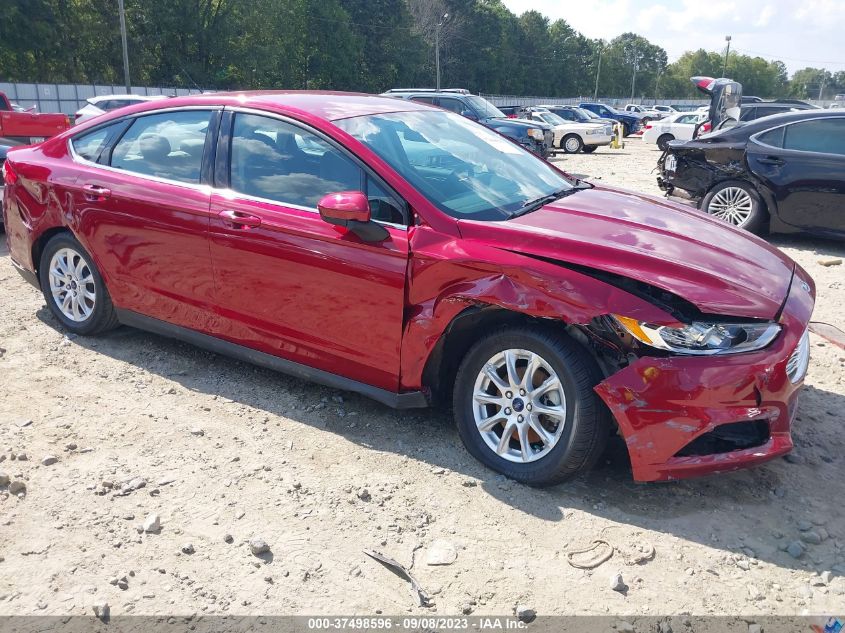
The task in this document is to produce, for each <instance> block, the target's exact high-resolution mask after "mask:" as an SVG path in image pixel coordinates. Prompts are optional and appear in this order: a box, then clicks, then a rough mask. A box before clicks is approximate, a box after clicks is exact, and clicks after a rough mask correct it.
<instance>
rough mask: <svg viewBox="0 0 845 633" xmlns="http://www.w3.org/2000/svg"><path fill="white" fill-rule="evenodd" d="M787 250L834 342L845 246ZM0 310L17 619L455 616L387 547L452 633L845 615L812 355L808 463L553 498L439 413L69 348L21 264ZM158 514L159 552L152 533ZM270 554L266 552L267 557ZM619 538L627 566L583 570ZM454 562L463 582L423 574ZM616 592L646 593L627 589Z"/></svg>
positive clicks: (834, 503) (572, 168) (634, 170)
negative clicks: (440, 561) (420, 600)
mask: <svg viewBox="0 0 845 633" xmlns="http://www.w3.org/2000/svg"><path fill="white" fill-rule="evenodd" d="M658 155H659V152H658V151H657V150H656V149H654V146H643V145H642V143H641V141H639V140H638V139H629V140H628V141H627V146H626V148H625V149H623V150H618V151H614V150H609V149H606V148H602V149H599V150H598V151H597V152H596V153H594V154H591V155H584V154H578V155H566V156H564V157H561V158H559V159H554V160H555V162H556V163H557V164H559V165H561V166H562V167H563V168H564V169H566V170H567V171H569V172H570V173H573V174H575V175H579V176H582V177H585V178H587V179H594V182H597V183H605V184H613V185H621V186H625V187H628V188H631V189H634V190H638V191H641V192H645V193H649V194H653V195H659V194H660V192H659V190H658V189H657V186H656V183H655V174H654V173H652V169H653V167H654V164H655V161H656V159H657V156H658ZM773 241H774V243H775V244H777V245H778V246H779V247H781V248H783V249H784V250H785V251H786V252H787V253H788V254H789V255H790V256H791V257H793V258H794V259H795V260H797V261H798V262H799V263H800V264H801V265H802V266H804V267H805V268H806V269H807V270H808V271H809V272H810V274H811V275H812V276H813V277H814V279H815V280H816V284H817V292H818V299H817V307H816V312H815V315H814V320H817V321H824V322H827V323H830V324H832V325H835V326H837V327H839V328H841V329H845V316H843V314H845V267H843V266H841V265H840V266H831V267H825V266H822V265H820V264H819V263H818V262H819V261H820V260H821V261H825V260H828V259H831V258H837V257H838V258H841V257H842V256H843V254H845V247H844V246H843V245H842V244H841V243H835V242H827V241H823V240H817V239H808V238H801V237H793V236H790V237H784V236H777V237H775V238H773ZM0 296H2V297H3V301H2V303H0V348H2V350H3V351H0V377H1V378H0V459H2V460H3V461H2V463H0V472H3V473H6V474H7V475H9V477H10V478H11V479H12V480H14V481H22V482H24V483H25V485H26V493H25V495H23V496H22V497H18V496H12V495H10V494H8V489H3V492H0V517H2V518H0V614H33V613H39V614H83V613H85V614H91V607H92V605H95V604H102V603H108V604H109V605H110V607H111V613H112V615H113V616H114V615H120V614H123V613H134V614H163V613H167V614H172V613H178V614H192V613H224V612H226V613H243V614H247V613H255V612H257V611H260V612H261V613H264V614H292V613H297V614H302V613H308V614H337V613H359V614H373V613H375V611H376V610H377V609H378V610H381V611H382V612H383V613H385V614H403V613H407V612H415V613H430V612H433V610H431V609H423V608H420V607H417V606H416V603H415V601H414V599H413V598H412V596H411V594H410V592H409V591H408V587H407V584H406V583H405V582H404V581H402V580H401V579H399V578H397V577H396V576H394V575H393V574H391V573H390V572H389V571H388V570H386V569H385V568H383V567H382V566H380V565H379V564H377V563H376V562H375V561H373V560H372V559H370V558H368V557H367V556H366V555H364V553H363V549H365V548H367V549H375V550H378V551H380V552H383V553H385V554H387V555H388V556H391V557H393V558H395V559H397V560H398V561H399V562H401V563H402V564H404V565H405V566H407V567H412V573H413V574H414V576H415V577H416V578H417V580H419V582H420V584H421V585H422V586H423V587H424V588H425V589H426V590H427V591H428V592H429V593H430V594H432V597H433V601H434V602H435V603H436V607H435V608H434V609H435V610H436V612H437V613H440V614H456V613H461V612H462V611H463V612H466V611H471V612H473V613H475V614H510V613H512V612H513V609H514V607H515V606H516V605H517V604H524V605H527V606H529V607H531V608H533V609H535V610H536V611H537V612H538V613H539V614H540V615H549V614H572V613H589V614H605V613H614V614H643V615H645V614H648V615H655V614H666V613H691V614H709V613H728V612H730V613H744V614H795V613H801V612H804V611H805V610H806V611H807V612H809V613H832V612H835V611H837V610H841V605H842V604H843V600H845V597H843V595H845V514H843V508H842V503H841V500H842V499H845V477H843V471H845V441H843V422H845V413H843V412H845V378H843V375H845V371H843V369H845V351H843V350H841V349H839V348H836V347H834V346H833V345H831V344H829V343H827V342H825V341H824V340H823V339H820V338H818V337H816V336H813V337H812V339H811V340H812V344H813V348H812V350H813V351H812V353H813V358H812V361H811V366H810V370H809V374H808V378H807V388H806V390H805V393H804V394H803V396H802V399H801V404H800V410H799V418H798V421H797V423H796V426H795V428H794V435H795V441H796V445H797V447H796V451H795V452H794V454H793V455H792V456H790V457H789V458H788V459H779V460H776V461H774V462H772V463H769V464H767V465H764V466H762V467H758V468H755V469H752V470H748V471H743V472H739V473H732V474H726V475H720V476H713V477H709V478H706V479H698V480H691V481H686V482H681V483H671V484H661V485H638V484H634V483H633V482H632V481H631V476H630V471H629V469H628V465H627V463H626V461H625V457H624V451H623V450H620V447H619V446H612V447H611V449H610V450H609V452H608V455H607V459H605V460H602V462H601V463H600V464H599V466H598V467H597V469H596V470H595V471H594V472H593V473H591V474H590V475H589V476H588V477H586V478H583V479H581V480H576V481H575V482H572V483H569V484H564V485H561V486H558V487H555V488H551V489H547V490H535V489H531V488H527V487H525V486H522V485H519V484H516V483H513V482H510V481H508V480H506V479H503V478H502V477H500V476H497V475H495V474H494V473H492V472H490V471H488V470H485V469H484V468H483V467H482V466H481V465H479V464H478V463H476V462H475V460H474V459H472V458H471V457H470V456H469V455H468V454H467V453H466V452H465V450H464V449H463V447H462V446H461V444H460V441H459V439H458V436H457V433H456V432H455V430H454V428H453V426H452V423H451V416H450V415H448V413H445V412H442V411H422V412H416V411H410V412H397V411H393V410H390V409H387V408H385V407H383V406H381V405H379V404H376V403H374V402H372V401H370V400H367V399H366V398H364V397H361V396H357V395H352V394H346V393H342V392H338V391H334V390H330V389H326V388H323V387H319V386H315V385H313V384H310V383H306V382H302V381H299V380H296V379H293V378H289V377H286V376H284V375H281V374H276V373H273V372H270V371H267V370H263V369H259V368H255V367H252V366H250V365H247V364H244V363H239V362H236V361H232V360H229V359H227V358H224V357H220V356H217V355H214V354H211V353H207V352H204V351H201V350H199V349H196V348H194V347H191V346H189V345H186V344H182V343H176V342H173V341H170V340H167V339H164V338H160V337H157V336H155V335H152V334H147V333H144V332H140V331H136V330H132V329H129V328H121V329H119V330H117V331H115V332H112V333H110V334H108V335H106V336H104V337H101V338H82V337H78V338H67V337H66V336H65V335H64V333H63V332H62V331H61V329H60V327H59V325H58V323H57V321H56V320H55V319H54V318H53V317H52V315H51V313H50V312H49V310H48V309H47V308H46V306H45V305H44V302H43V299H42V297H41V295H40V294H38V293H36V292H35V291H34V289H32V288H31V287H29V286H28V285H27V284H26V283H25V282H24V281H23V280H22V279H21V278H20V276H19V275H18V274H17V273H16V272H15V271H14V269H13V268H12V266H11V264H10V262H9V258H8V251H7V249H6V247H5V244H4V245H3V246H2V247H0ZM21 454H24V455H25V456H26V459H24V460H22V459H21ZM13 455H14V458H13ZM48 455H53V456H55V457H57V458H58V461H57V462H56V463H53V464H51V465H49V466H45V465H42V460H43V459H44V458H45V457H46V456H48ZM138 478H141V479H143V480H144V481H145V482H146V483H145V485H144V486H143V487H140V488H137V489H134V490H130V488H133V487H134V486H128V487H124V488H123V489H122V490H121V486H122V485H124V484H126V483H127V482H130V481H131V480H136V479H138ZM136 485H137V483H136ZM152 514H158V515H159V517H160V522H161V530H160V532H158V533H146V532H143V530H142V529H141V526H142V524H143V523H144V521H145V520H146V519H147V518H148V517H149V516H150V515H152ZM139 529H141V531H140V532H139ZM227 535H231V537H232V539H226V536H227ZM256 536H257V537H260V538H262V539H264V540H265V541H266V542H267V543H268V544H269V546H270V550H271V552H270V554H268V555H264V556H262V557H261V558H259V557H256V556H253V555H252V554H251V552H250V548H249V545H248V541H249V539H250V538H252V537H256ZM597 538H600V539H603V540H605V541H607V542H608V543H610V544H612V545H613V546H615V547H616V548H617V551H616V553H615V554H614V556H613V557H612V558H611V559H610V560H608V561H607V562H605V563H603V564H601V565H600V566H598V567H597V568H596V569H594V570H592V571H589V570H581V569H577V568H575V567H572V566H570V565H569V564H568V562H567V552H568V551H570V550H576V549H582V548H585V547H587V546H589V545H590V543H591V542H592V541H593V539H597ZM228 540H231V541H232V542H231V543H230V542H227V541H228ZM435 540H438V541H439V540H445V541H447V543H446V544H445V547H446V549H447V550H448V549H449V548H450V547H454V549H455V551H456V553H457V557H456V558H455V560H454V562H452V563H451V564H448V565H439V566H431V565H428V564H427V556H428V554H429V550H430V548H431V546H432V543H433V542H434V541H435ZM799 543H800V545H799ZM189 544H190V545H191V546H192V547H191V548H187V547H186V546H187V545H189ZM790 545H791V548H790V549H791V550H792V552H793V553H794V554H797V555H798V557H795V556H793V555H792V554H790V553H789V552H787V551H784V550H786V549H787V547H789V546H790ZM441 546H444V545H443V544H441ZM651 547H653V548H654V552H655V555H654V557H653V559H651V560H646V561H645V562H641V563H640V564H636V563H635V562H634V561H635V560H636V559H637V558H643V553H646V552H650V548H651ZM183 549H186V550H188V551H190V550H193V553H191V554H187V553H183ZM441 553H442V552H441ZM584 558H589V555H587V556H585V557H582V558H581V559H582V560H583V559H584ZM646 558H648V557H646ZM447 560H451V557H447ZM617 572H620V573H621V574H622V576H623V578H624V581H625V583H626V584H627V585H628V586H629V590H628V591H627V593H626V594H623V593H619V592H615V591H612V590H611V589H610V579H611V576H613V575H614V574H615V573H617ZM124 576H125V580H124ZM110 581H114V584H112V582H110ZM123 587H125V588H123Z"/></svg>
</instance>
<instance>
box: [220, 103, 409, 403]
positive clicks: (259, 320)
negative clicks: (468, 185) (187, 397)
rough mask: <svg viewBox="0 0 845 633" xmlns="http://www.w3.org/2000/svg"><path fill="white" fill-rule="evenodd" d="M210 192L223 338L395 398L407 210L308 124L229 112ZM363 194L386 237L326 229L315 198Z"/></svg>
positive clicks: (406, 261) (397, 383)
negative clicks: (340, 193)
mask: <svg viewBox="0 0 845 633" xmlns="http://www.w3.org/2000/svg"><path fill="white" fill-rule="evenodd" d="M221 137H222V138H225V139H226V141H228V142H221V143H220V144H219V147H218V155H217V158H218V163H217V169H216V173H215V186H216V188H215V192H214V193H213V195H212V205H211V209H212V220H211V257H212V261H213V266H214V276H215V287H216V297H217V302H218V304H219V310H220V313H221V316H222V324H221V331H220V332H219V335H220V336H222V337H223V338H226V339H228V340H230V341H232V342H235V343H238V344H240V345H245V346H247V347H251V348H254V349H258V350H260V351H263V352H266V353H269V354H274V355H276V356H280V357H283V358H285V359H287V360H291V361H294V362H298V363H301V364H304V365H308V366H311V367H316V368H318V369H322V370H324V371H328V372H331V373H334V374H338V375H341V376H344V377H346V378H350V379H352V380H356V381H358V382H364V383H367V384H370V385H374V386H377V387H379V388H382V389H386V390H390V391H397V390H398V386H399V353H400V343H401V337H402V324H403V315H404V298H405V276H406V269H407V265H408V240H407V223H406V218H405V211H404V203H402V202H401V201H400V200H399V199H398V197H397V196H395V194H393V193H392V192H389V191H388V190H387V187H386V186H385V185H384V184H383V183H381V182H380V181H379V180H378V179H377V178H376V177H375V176H374V175H373V174H371V173H369V172H368V171H367V170H365V169H364V168H362V166H361V165H360V164H359V163H357V162H356V161H355V160H353V159H352V158H351V157H350V156H349V155H348V154H347V153H346V152H345V151H344V150H343V149H341V148H340V147H338V146H336V145H335V144H334V143H332V142H329V141H328V140H326V139H325V138H324V137H323V136H322V135H320V134H318V133H316V132H314V131H311V130H308V129H306V128H305V127H303V126H301V125H300V124H298V123H296V122H293V121H289V120H283V119H281V118H274V117H270V116H264V115H259V114H252V113H248V112H235V113H233V114H232V115H231V116H230V115H229V114H228V113H227V116H226V117H224V123H223V126H222V128H221ZM337 191H365V192H366V193H367V195H368V198H369V199H370V205H371V209H372V213H373V217H374V218H375V219H378V220H380V221H381V222H382V223H383V224H384V226H385V227H386V228H387V230H388V233H389V237H388V238H387V239H385V240H384V241H382V242H377V243H373V242H364V241H362V240H361V239H360V238H359V237H358V236H357V235H355V234H354V233H352V232H350V231H347V230H346V229H343V228H340V227H336V226H333V225H330V224H327V223H326V222H324V221H323V220H322V219H321V218H320V215H319V213H318V212H317V209H316V207H317V201H318V200H319V199H320V198H322V197H323V196H324V195H326V194H328V193H332V192H337Z"/></svg>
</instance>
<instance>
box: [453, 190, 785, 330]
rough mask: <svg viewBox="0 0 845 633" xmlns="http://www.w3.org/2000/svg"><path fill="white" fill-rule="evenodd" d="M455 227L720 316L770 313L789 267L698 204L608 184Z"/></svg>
mask: <svg viewBox="0 0 845 633" xmlns="http://www.w3.org/2000/svg"><path fill="white" fill-rule="evenodd" d="M459 226H460V231H461V235H462V236H463V237H464V239H479V240H483V241H484V242H486V243H487V244H489V245H491V246H494V247H497V248H502V249H507V250H509V251H513V252H518V253H523V254H526V255H534V256H539V257H543V258H548V259H554V260H558V261H561V262H567V263H571V264H576V265H579V266H586V267H588V268H592V269H596V270H601V271H606V272H611V273H615V274H618V275H623V276H625V277H628V278H631V279H635V280H639V281H643V282H646V283H648V284H651V285H653V286H656V287H658V288H662V289H663V290H666V291H669V292H672V293H674V294H676V295H678V296H680V297H682V298H684V299H686V300H687V301H689V302H691V303H692V304H694V305H695V306H696V307H697V308H698V309H699V310H701V311H702V312H704V313H709V314H719V315H724V316H735V317H747V318H756V319H773V318H775V316H777V314H778V312H779V311H780V308H781V306H782V305H783V302H784V299H785V297H786V296H787V293H788V291H789V285H790V282H791V280H792V272H793V270H794V267H795V264H794V263H793V262H792V260H791V259H789V258H788V257H786V256H785V255H784V254H782V253H781V252H780V251H778V250H777V249H776V248H774V247H772V246H770V245H769V244H767V243H766V242H764V241H763V240H761V239H759V238H757V237H755V236H753V235H751V234H750V233H747V232H745V231H742V230H740V229H737V228H734V227H732V226H729V225H727V224H724V223H723V222H721V221H720V220H716V219H713V218H710V217H709V216H707V215H705V214H704V213H701V212H699V211H697V210H695V209H691V208H688V207H685V206H683V205H679V204H675V203H670V202H667V201H665V200H662V199H660V198H655V197H652V196H646V195H641V194H636V193H633V192H629V191H624V190H620V189H612V188H609V187H595V188H593V189H585V190H582V191H577V192H574V193H572V194H570V195H568V196H565V197H563V198H561V199H560V200H557V201H555V202H553V203H551V204H549V205H546V206H545V207H543V208H542V209H538V210H537V211H534V212H532V213H528V214H527V215H524V216H522V217H519V218H514V219H512V220H507V221H504V222H476V221H471V220H460V221H459Z"/></svg>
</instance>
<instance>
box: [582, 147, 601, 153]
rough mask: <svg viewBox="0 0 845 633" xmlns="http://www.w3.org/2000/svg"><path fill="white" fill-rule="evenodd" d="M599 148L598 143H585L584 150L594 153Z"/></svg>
mask: <svg viewBox="0 0 845 633" xmlns="http://www.w3.org/2000/svg"><path fill="white" fill-rule="evenodd" d="M598 148H599V146H598V145H585V146H584V149H583V151H584V153H585V154H592V153H593V152H595V151H596V150H597V149H598Z"/></svg>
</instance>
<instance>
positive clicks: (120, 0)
mask: <svg viewBox="0 0 845 633" xmlns="http://www.w3.org/2000/svg"><path fill="white" fill-rule="evenodd" d="M117 8H118V11H119V12H120V39H121V40H122V42H123V80H124V81H125V82H126V94H130V93H131V92H132V88H131V83H130V81H129V48H128V47H127V46H126V11H124V9H123V0H117Z"/></svg>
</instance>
